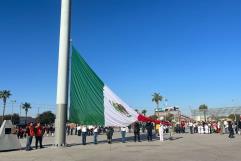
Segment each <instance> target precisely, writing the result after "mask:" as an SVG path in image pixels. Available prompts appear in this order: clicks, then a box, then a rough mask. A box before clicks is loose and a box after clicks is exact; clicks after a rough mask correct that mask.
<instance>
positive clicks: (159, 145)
mask: <svg viewBox="0 0 241 161" xmlns="http://www.w3.org/2000/svg"><path fill="white" fill-rule="evenodd" d="M128 135H129V138H128V142H127V143H124V144H123V143H121V142H120V140H119V137H120V134H119V133H115V134H114V142H113V144H107V143H106V141H105V139H106V136H105V135H100V136H99V140H100V143H99V144H98V145H94V144H93V143H92V140H93V137H92V136H90V137H88V139H87V142H88V143H89V144H87V145H86V146H83V145H81V143H80V140H81V137H80V136H68V137H67V142H68V144H69V146H68V147H66V148H55V147H53V146H51V144H52V143H53V142H54V138H53V137H45V138H44V144H45V147H46V148H44V149H38V150H32V151H25V150H20V151H10V152H0V161H240V160H241V136H237V135H236V137H235V138H234V139H229V138H228V136H227V135H219V134H203V135H200V134H194V135H190V134H175V135H174V139H173V140H165V141H164V142H160V141H159V140H158V139H159V138H156V139H154V140H153V141H152V142H148V141H146V140H143V141H142V142H136V143H135V142H133V136H132V134H128ZM142 137H143V139H144V136H142ZM168 137H169V135H166V136H165V138H166V139H168ZM34 141H35V140H33V143H34ZM21 143H22V145H23V146H24V145H25V140H21Z"/></svg>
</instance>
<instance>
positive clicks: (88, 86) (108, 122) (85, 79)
mask: <svg viewBox="0 0 241 161" xmlns="http://www.w3.org/2000/svg"><path fill="white" fill-rule="evenodd" d="M138 118H139V120H140V118H141V117H140V116H139V114H138V113H137V112H136V111H135V110H134V109H132V108H130V107H129V106H128V105H127V104H126V103H125V102H124V101H122V100H121V99H120V98H119V97H118V96H117V95H115V93H114V92H112V91H111V89H110V88H109V87H108V86H106V85H105V83H104V82H103V81H102V80H101V79H100V78H99V77H98V76H97V75H96V74H95V72H94V71H93V70H92V69H91V68H90V66H89V65H88V64H87V63H86V62H85V60H84V59H83V58H82V57H81V56H80V54H79V53H78V51H77V50H76V49H74V48H72V59H71V87H70V113H69V119H70V121H71V122H74V123H79V124H82V125H103V126H128V125H130V124H131V123H133V122H135V121H137V120H138Z"/></svg>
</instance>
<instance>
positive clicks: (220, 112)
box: [191, 106, 241, 121]
mask: <svg viewBox="0 0 241 161" xmlns="http://www.w3.org/2000/svg"><path fill="white" fill-rule="evenodd" d="M230 114H241V106H237V107H222V108H209V109H208V110H207V111H206V118H211V117H222V116H223V117H228V116H229V115H230ZM191 117H192V119H194V120H196V121H204V113H203V111H199V109H195V110H191Z"/></svg>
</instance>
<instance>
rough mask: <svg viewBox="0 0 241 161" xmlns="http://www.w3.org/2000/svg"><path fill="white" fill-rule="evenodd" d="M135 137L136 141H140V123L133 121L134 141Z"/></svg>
mask: <svg viewBox="0 0 241 161" xmlns="http://www.w3.org/2000/svg"><path fill="white" fill-rule="evenodd" d="M136 139H138V141H139V142H140V141H141V138H140V124H139V122H135V123H134V141H135V142H136Z"/></svg>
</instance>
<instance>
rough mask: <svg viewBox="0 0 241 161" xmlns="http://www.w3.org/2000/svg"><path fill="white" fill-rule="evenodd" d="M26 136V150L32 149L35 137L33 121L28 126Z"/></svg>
mask: <svg viewBox="0 0 241 161" xmlns="http://www.w3.org/2000/svg"><path fill="white" fill-rule="evenodd" d="M26 136H27V144H26V151H30V150H32V147H31V144H32V140H33V137H34V127H33V123H32V122H31V123H30V124H29V126H28V127H27V128H26Z"/></svg>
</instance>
